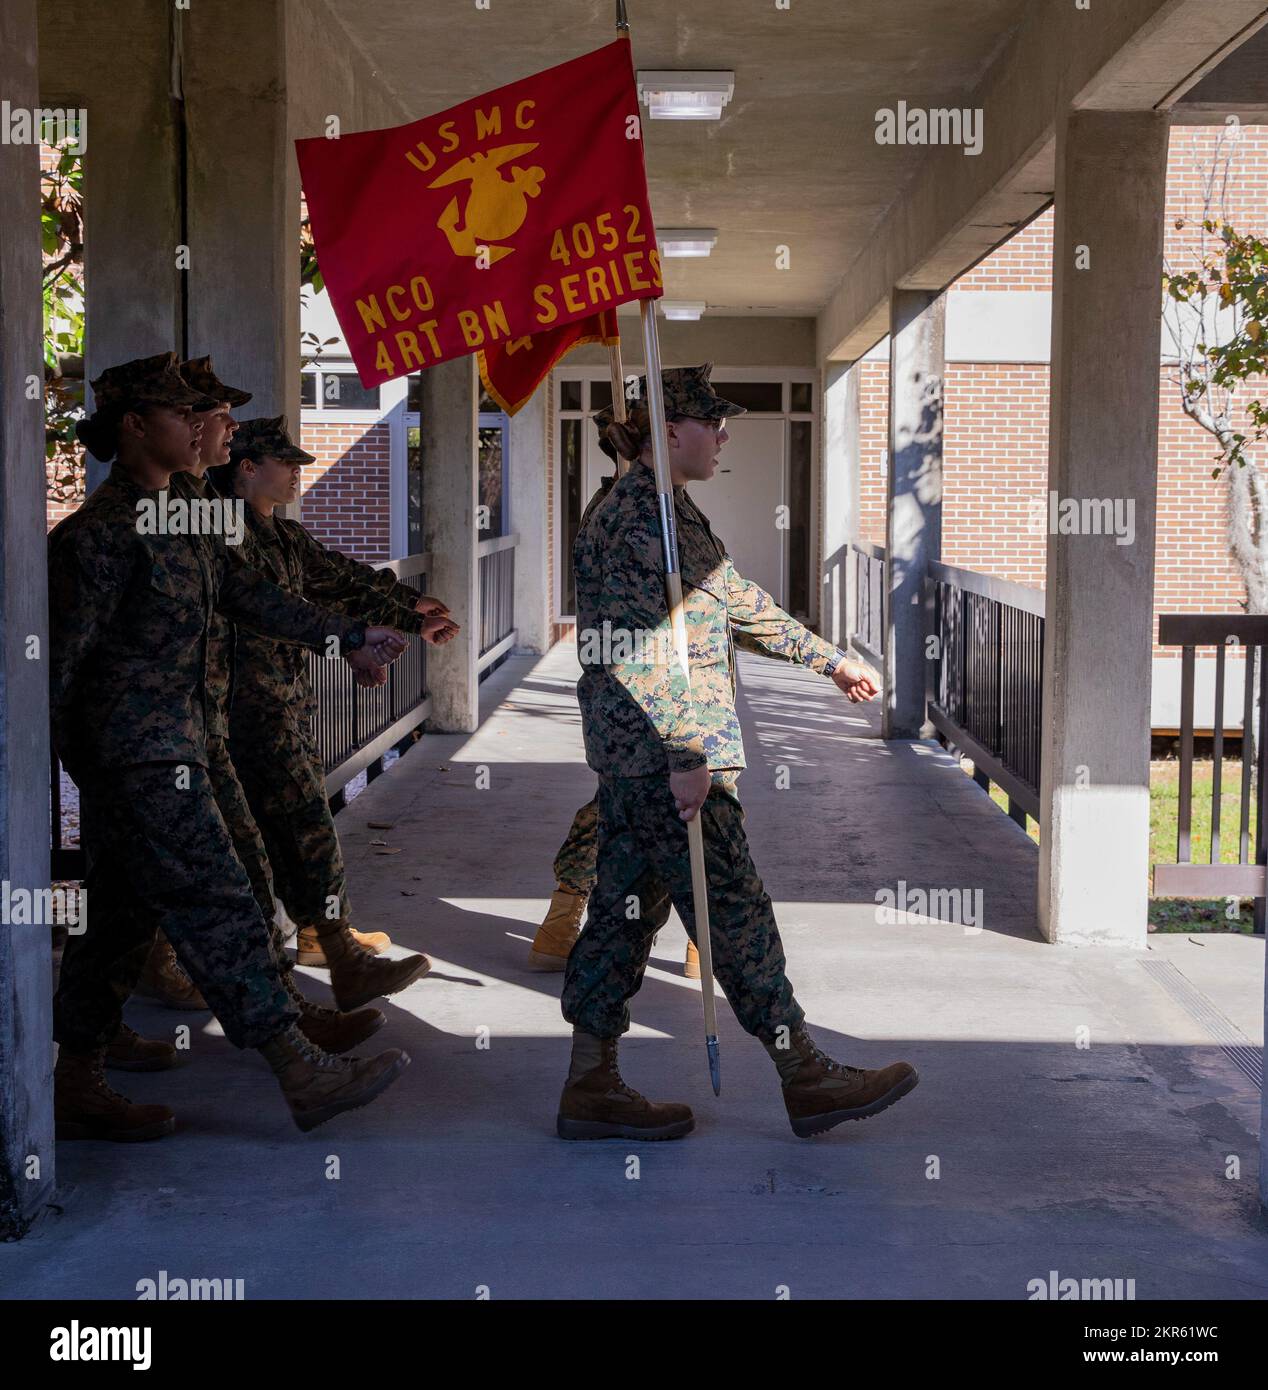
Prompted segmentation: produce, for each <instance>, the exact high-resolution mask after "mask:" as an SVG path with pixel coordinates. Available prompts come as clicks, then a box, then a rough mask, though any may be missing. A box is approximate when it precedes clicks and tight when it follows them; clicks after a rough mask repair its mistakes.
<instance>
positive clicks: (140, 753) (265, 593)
mask: <svg viewBox="0 0 1268 1390" xmlns="http://www.w3.org/2000/svg"><path fill="white" fill-rule="evenodd" d="M180 476H181V475H174V479H173V484H172V491H173V493H176V494H179V492H180V486H181V485H180V484H177V483H176V482H175V479H176V478H177V477H180ZM185 481H186V484H187V481H188V480H185ZM157 497H158V494H157V493H155V492H147V491H145V490H144V489H143V488H141V487H139V486H138V485H137V484H136V483H135V482H133V481H132V479H131V478H129V477H128V475H127V474H126V473H125V472H123V471H122V470H121V469H119V468H115V469H114V470H112V472H111V473H110V476H109V477H108V478H107V479H106V480H105V481H104V482H103V483H102V484H101V486H100V487H98V488H97V489H96V491H95V492H93V493H92V494H91V495H90V496H89V497H88V499H87V500H86V501H85V502H84V504H83V505H82V506H81V507H80V508H79V510H78V511H77V512H75V513H74V515H73V516H69V517H67V518H66V520H65V521H63V522H61V523H60V524H59V525H58V526H56V527H55V528H54V529H53V531H52V533H51V534H50V535H49V538H48V547H49V551H48V553H49V623H50V633H49V667H50V670H49V686H50V689H49V696H50V705H51V713H52V721H53V739H54V743H55V745H56V747H57V750H58V753H59V755H60V756H61V758H62V761H63V763H64V764H65V765H66V768H67V770H68V771H69V772H70V773H71V775H72V776H76V775H77V774H76V769H77V768H81V767H83V766H84V765H85V763H87V764H89V765H90V766H95V767H99V768H110V767H125V766H130V765H134V764H137V763H150V762H182V763H195V764H200V765H204V766H205V765H206V743H205V740H206V731H207V726H208V713H209V711H208V697H207V692H206V676H207V667H208V644H209V641H210V638H211V618H212V612H213V608H215V609H219V610H220V611H222V612H223V613H224V614H226V615H227V616H228V617H230V618H234V619H238V620H240V621H242V622H249V623H251V624H252V625H253V626H254V627H256V628H258V629H259V630H261V631H267V632H271V633H273V634H275V636H276V637H277V638H279V639H282V640H285V641H289V642H298V643H302V644H304V646H308V647H314V648H321V649H324V647H325V646H326V639H327V638H328V637H330V636H335V637H338V638H339V640H340V643H341V644H342V642H343V640H344V638H346V637H347V636H348V634H349V633H350V632H352V631H353V630H354V629H355V628H356V627H357V626H358V624H357V623H356V622H354V621H353V620H351V619H348V618H345V617H341V616H338V615H336V614H333V613H329V612H327V611H325V610H323V609H321V608H315V607H313V606H312V605H310V604H307V603H303V602H301V601H299V600H297V599H296V598H294V597H292V596H291V595H290V594H287V593H285V592H284V591H283V590H282V589H280V588H278V587H277V586H276V585H274V584H271V583H269V581H268V580H267V579H265V578H264V577H263V576H262V575H259V574H257V573H255V572H254V571H253V570H251V569H249V568H248V567H247V566H246V565H245V564H243V562H242V559H241V557H240V556H238V555H237V554H236V553H235V550H234V549H233V548H232V547H229V546H226V545H225V543H224V541H223V539H222V538H221V537H219V536H206V535H203V536H185V535H166V534H157V535H143V534H141V532H140V531H139V530H138V526H137V503H138V502H139V501H140V500H141V499H143V498H148V499H156V498H157Z"/></svg>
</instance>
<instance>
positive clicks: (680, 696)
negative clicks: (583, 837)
mask: <svg viewBox="0 0 1268 1390" xmlns="http://www.w3.org/2000/svg"><path fill="white" fill-rule="evenodd" d="M674 514H675V517H676V524H677V528H678V554H679V565H680V568H681V571H682V582H683V599H684V605H685V609H686V614H685V616H686V622H687V634H688V649H689V657H690V663H691V685H690V688H688V686H687V682H686V680H685V679H684V677H683V675H682V671H681V668H680V667H679V665H678V663H677V662H676V661H675V660H674V658H673V648H672V642H671V635H670V628H669V610H668V606H667V604H666V600H665V576H664V566H663V562H662V557H661V542H660V523H659V519H658V508H657V500H656V484H655V479H654V476H653V473H652V470H651V469H650V468H649V467H647V466H646V465H645V464H643V463H635V464H633V465H632V466H631V467H630V469H629V471H628V472H627V473H626V474H625V475H624V476H623V477H622V478H621V479H619V480H618V481H617V482H616V483H615V484H613V486H612V488H611V491H610V492H609V493H608V495H607V497H606V498H605V499H604V500H603V501H602V502H601V503H600V505H598V506H596V507H595V508H594V510H593V511H592V512H591V514H590V516H589V519H588V521H587V522H586V524H585V526H583V527H582V528H581V530H580V531H579V532H578V534H577V540H576V543H575V545H574V547H573V567H574V570H575V573H576V585H577V643H578V653H579V655H580V657H581V664H582V667H583V674H582V677H581V680H580V682H579V683H578V686H577V696H578V699H579V701H580V704H581V713H582V722H583V726H584V729H585V741H586V761H587V762H588V763H589V764H590V766H591V767H592V768H594V769H595V771H596V772H602V773H608V774H610V775H614V776H628V777H638V776H646V775H649V774H652V773H658V772H664V771H666V770H669V771H683V772H685V771H689V770H690V769H692V768H696V767H700V766H702V765H705V764H707V765H708V766H709V767H710V768H711V769H720V768H740V767H743V766H744V743H743V740H742V738H741V735H740V725H739V720H738V718H737V716H736V712H735V647H736V646H740V647H743V648H745V649H746V650H749V651H755V652H761V653H763V654H765V655H766V656H773V657H779V658H781V659H783V660H785V661H792V662H797V663H799V664H800V665H803V666H809V667H810V668H811V670H814V671H819V672H823V671H826V670H827V669H828V667H829V666H830V665H831V664H832V661H833V659H834V658H835V657H836V656H837V650H836V648H835V647H834V646H833V645H832V644H831V643H830V642H825V641H824V640H823V639H822V638H821V637H817V636H815V634H814V633H813V632H811V631H810V630H809V629H808V628H806V627H804V626H803V625H802V624H801V623H799V622H798V621H797V620H796V619H795V618H793V617H791V616H790V615H789V614H787V613H785V612H784V610H783V609H782V608H780V607H779V605H778V604H776V602H775V600H774V599H773V598H771V596H770V595H769V594H768V593H767V592H766V591H765V590H764V589H761V588H759V587H758V586H757V585H756V584H751V583H749V581H748V580H747V579H745V578H744V577H743V576H742V575H741V574H739V572H738V571H737V570H736V568H735V566H734V564H733V563H732V562H731V558H730V556H729V555H728V554H727V553H726V547H725V546H724V545H723V543H722V542H721V541H720V540H719V539H718V538H717V537H716V536H715V535H714V534H713V531H712V529H711V528H710V526H709V522H708V519H707V518H706V517H705V515H704V513H703V512H702V511H701V510H700V509H699V507H697V506H696V504H695V503H694V502H693V501H692V499H691V497H690V496H688V494H687V493H686V492H685V491H684V490H683V489H682V488H680V487H676V488H675V489H674ZM658 635H659V640H657V636H658ZM693 706H694V712H693Z"/></svg>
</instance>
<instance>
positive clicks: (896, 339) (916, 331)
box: [881, 290, 946, 738]
mask: <svg viewBox="0 0 1268 1390" xmlns="http://www.w3.org/2000/svg"><path fill="white" fill-rule="evenodd" d="M945 327H946V300H945V299H944V298H943V296H942V295H941V294H940V293H937V292H936V291H932V290H895V291H894V292H893V295H892V297H891V300H890V337H889V478H888V513H887V519H886V523H885V545H886V550H887V552H888V553H887V558H886V565H885V570H886V590H887V594H886V603H887V605H888V611H887V612H886V615H885V691H884V701H885V704H884V709H883V711H882V714H881V733H882V736H883V737H884V738H927V737H929V736H930V734H931V733H932V732H933V730H932V726H931V725H930V724H929V722H928V720H927V719H926V718H925V633H926V626H927V618H926V611H925V609H926V603H925V575H926V573H927V568H928V564H929V561H930V560H937V559H939V558H940V557H941V555H942V380H943V376H944V373H945V366H946V360H945V349H944V338H945Z"/></svg>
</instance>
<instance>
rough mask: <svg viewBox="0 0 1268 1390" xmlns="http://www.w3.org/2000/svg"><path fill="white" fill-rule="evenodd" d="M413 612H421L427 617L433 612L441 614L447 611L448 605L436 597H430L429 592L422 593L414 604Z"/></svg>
mask: <svg viewBox="0 0 1268 1390" xmlns="http://www.w3.org/2000/svg"><path fill="white" fill-rule="evenodd" d="M414 612H415V613H421V614H422V615H423V617H424V618H429V617H431V616H432V614H433V613H439V614H442V615H443V614H445V613H448V612H449V606H448V604H444V603H441V601H440V600H439V599H438V598H432V597H431V595H430V594H423V595H422V596H421V597H420V598H419V600H418V602H417V603H416V604H415V605H414Z"/></svg>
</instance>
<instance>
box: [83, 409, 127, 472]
mask: <svg viewBox="0 0 1268 1390" xmlns="http://www.w3.org/2000/svg"><path fill="white" fill-rule="evenodd" d="M75 438H76V439H78V440H79V442H80V443H81V444H82V445H83V446H84V448H85V449H87V450H88V452H89V453H90V454H91V455H92V456H93V458H95V459H97V460H98V461H99V462H101V463H109V462H110V460H111V459H112V458H114V456H115V453H116V452H117V450H118V443H119V441H118V426H117V424H114V423H106V422H103V421H102V420H101V419H99V418H98V416H97V415H89V416H88V417H87V418H86V419H83V420H76V421H75Z"/></svg>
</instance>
